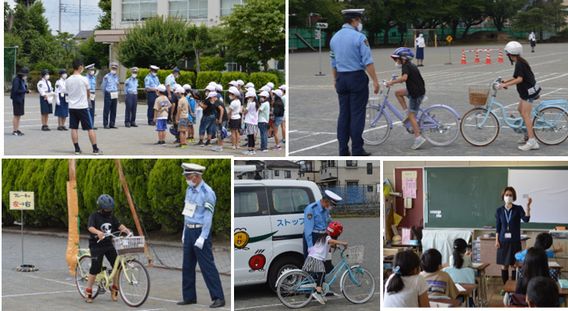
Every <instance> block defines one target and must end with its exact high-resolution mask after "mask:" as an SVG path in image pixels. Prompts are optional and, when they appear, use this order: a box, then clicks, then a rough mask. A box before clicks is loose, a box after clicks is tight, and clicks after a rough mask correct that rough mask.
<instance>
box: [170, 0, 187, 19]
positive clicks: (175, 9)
mask: <svg viewBox="0 0 568 311" xmlns="http://www.w3.org/2000/svg"><path fill="white" fill-rule="evenodd" d="M188 4H189V2H188V1H170V3H169V5H170V9H169V16H175V17H180V18H182V19H186V18H187V11H188V9H189V5H188Z"/></svg>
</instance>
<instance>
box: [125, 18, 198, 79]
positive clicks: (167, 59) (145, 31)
mask: <svg viewBox="0 0 568 311" xmlns="http://www.w3.org/2000/svg"><path fill="white" fill-rule="evenodd" d="M185 27H186V21H184V20H182V19H180V18H178V17H171V16H169V17H166V18H164V17H162V16H156V17H152V18H148V19H146V20H145V21H144V22H143V23H136V25H135V26H134V27H132V28H128V29H127V30H126V31H125V38H124V39H123V40H122V41H121V42H120V43H119V44H118V50H119V57H118V60H119V61H120V63H122V64H123V65H124V66H126V67H133V66H138V67H143V68H144V67H149V66H150V65H157V66H159V67H161V68H174V67H176V66H177V64H178V62H179V61H180V60H181V59H183V58H184V57H185V56H186V55H187V52H186V51H187V50H186V39H187V38H186V30H185Z"/></svg>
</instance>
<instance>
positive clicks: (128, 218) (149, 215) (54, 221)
mask: <svg viewBox="0 0 568 311" xmlns="http://www.w3.org/2000/svg"><path fill="white" fill-rule="evenodd" d="M183 162H191V163H197V164H201V165H203V166H206V167H207V170H206V171H205V172H204V174H203V180H204V181H205V182H206V183H207V184H208V185H209V186H210V187H211V188H212V189H213V190H214V191H215V192H216V195H217V202H216V204H215V214H214V219H213V226H212V228H211V230H212V232H213V233H214V234H219V235H224V236H228V235H229V234H230V227H231V160H230V159H197V160H196V159H158V160H156V159H123V160H121V166H122V169H123V172H124V175H125V179H126V182H127V184H128V187H129V190H130V194H131V197H132V200H133V202H134V205H135V206H136V208H137V209H138V216H139V219H140V221H141V223H142V225H143V226H144V227H145V228H146V230H151V229H159V228H160V227H165V228H166V229H167V230H168V231H171V232H179V231H181V230H182V229H183V217H182V216H181V211H182V210H183V207H184V202H183V200H184V196H185V191H186V189H187V183H186V182H185V179H184V178H183V177H182V175H181V172H182V169H181V167H180V166H181V163H183ZM76 178H77V189H78V204H79V219H80V228H81V229H82V230H86V229H87V221H88V218H89V215H90V214H91V213H92V212H93V211H96V210H97V203H96V202H97V199H98V197H99V195H101V194H103V193H106V194H109V195H111V196H112V197H113V198H114V200H115V202H116V208H115V211H114V214H115V215H116V216H117V217H118V219H119V220H120V221H121V222H122V223H124V224H125V225H126V226H127V227H129V228H134V226H135V225H134V220H133V217H132V214H131V212H130V206H129V205H128V201H127V199H126V195H125V193H124V189H123V187H122V183H121V181H120V178H119V174H118V171H117V169H116V164H115V162H114V160H113V159H95V160H77V161H76ZM68 179H69V162H68V160H66V159H5V160H3V161H2V180H3V183H2V221H3V223H4V224H9V223H12V222H13V221H14V220H16V219H17V220H19V219H20V211H19V210H13V211H10V210H9V206H10V204H9V203H10V202H9V192H10V191H19V190H24V191H34V192H35V210H34V211H25V212H24V217H25V218H24V219H25V223H26V224H28V225H32V226H55V227H66V226H67V223H68V213H67V185H66V182H67V181H68Z"/></svg>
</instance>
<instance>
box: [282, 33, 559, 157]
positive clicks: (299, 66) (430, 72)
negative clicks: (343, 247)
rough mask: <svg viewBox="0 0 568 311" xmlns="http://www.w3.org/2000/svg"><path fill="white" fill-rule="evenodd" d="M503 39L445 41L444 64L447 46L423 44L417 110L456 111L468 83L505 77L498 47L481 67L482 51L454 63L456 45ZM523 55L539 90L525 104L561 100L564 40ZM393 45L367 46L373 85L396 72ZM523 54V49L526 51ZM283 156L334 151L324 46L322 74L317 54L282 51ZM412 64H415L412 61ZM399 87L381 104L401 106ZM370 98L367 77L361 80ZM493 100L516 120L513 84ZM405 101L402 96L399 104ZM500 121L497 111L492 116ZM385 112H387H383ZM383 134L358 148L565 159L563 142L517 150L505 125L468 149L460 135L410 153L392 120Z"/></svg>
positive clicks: (461, 108)
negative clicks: (285, 93) (287, 100)
mask: <svg viewBox="0 0 568 311" xmlns="http://www.w3.org/2000/svg"><path fill="white" fill-rule="evenodd" d="M504 46H505V44H485V45H478V46H473V45H468V46H452V47H451V62H452V63H453V65H444V64H445V63H447V62H449V50H450V49H448V47H438V48H426V50H425V59H424V67H419V69H420V72H421V74H422V77H423V78H424V81H425V84H426V96H428V98H429V99H428V101H426V102H425V103H423V104H422V106H421V108H423V109H425V108H427V107H429V106H431V105H434V104H443V105H448V106H450V107H452V108H453V109H455V110H456V111H457V113H458V114H459V115H460V117H461V116H463V115H464V114H465V113H466V112H467V111H469V110H470V109H472V108H473V106H471V105H470V104H469V95H468V92H469V91H468V89H469V88H468V87H469V86H470V85H485V86H487V85H489V83H491V82H492V81H493V80H494V79H496V78H498V77H503V79H508V78H510V77H512V75H513V72H514V67H513V66H511V64H510V62H509V61H508V59H507V56H506V55H505V56H504V60H505V62H504V63H498V62H497V61H498V55H499V52H498V51H496V52H491V62H492V65H485V61H486V53H487V52H481V53H479V58H480V60H481V63H474V58H475V53H466V61H467V65H460V62H461V55H462V49H466V50H470V49H472V50H475V48H476V47H478V48H480V49H488V48H489V49H495V48H496V49H499V47H501V48H503V47H504ZM523 49H524V52H525V53H524V54H523V57H524V58H525V59H527V61H528V62H529V64H530V65H531V67H532V70H533V72H534V74H535V77H536V80H537V82H538V84H539V86H541V87H542V91H541V93H540V94H541V99H540V100H538V101H535V104H534V105H533V107H536V106H537V105H538V103H540V102H541V101H545V100H554V99H564V100H568V44H567V43H558V44H537V46H536V49H535V50H536V52H535V53H530V46H529V45H528V44H526V43H523ZM393 50H394V49H393V48H381V49H372V51H371V55H372V57H373V59H374V61H375V71H376V73H377V78H378V80H379V82H381V81H382V80H383V79H386V80H390V78H391V75H392V74H397V75H400V69H397V68H395V66H394V63H393V61H392V60H391V58H390V57H389V56H390V55H391V53H392V52H393ZM527 52H528V53H527ZM289 60H290V85H289V89H290V91H289V93H290V97H291V102H292V103H293V104H292V105H291V106H292V108H291V109H290V119H289V123H290V124H289V128H290V134H289V136H290V139H289V140H288V142H289V145H290V146H289V148H290V149H289V155H290V156H315V155H318V156H319V155H326V156H334V155H335V156H336V155H338V154H339V150H338V146H339V145H338V142H337V122H338V121H337V118H338V115H339V101H338V99H337V93H336V92H335V89H334V87H333V74H332V72H331V66H330V63H329V51H323V52H322V57H321V61H322V65H321V66H322V73H323V74H325V76H323V77H319V76H315V74H317V73H319V71H320V69H319V53H317V52H295V53H290V55H289ZM413 62H414V63H416V61H413ZM399 88H404V84H395V85H394V86H392V88H391V92H390V94H389V101H390V102H391V104H393V106H395V107H396V108H397V109H398V110H399V111H400V112H401V111H402V109H401V107H400V104H399V103H398V100H397V99H396V97H395V96H394V90H396V89H399ZM369 89H370V90H371V91H370V97H373V96H376V95H374V94H373V93H372V90H373V88H372V81H370V83H369ZM496 100H497V101H498V102H500V103H501V104H503V106H505V107H506V114H507V116H510V115H511V114H513V115H515V116H516V117H520V114H519V112H518V111H517V106H518V102H519V97H518V93H517V91H516V89H515V88H514V87H512V88H509V89H508V90H503V91H500V92H498V93H497V99H496ZM407 103H408V101H407ZM497 115H498V116H499V118H500V119H502V117H503V116H502V114H501V112H500V111H499V112H498V113H497ZM392 116H393V115H392V114H391V117H392ZM395 120H396V122H394V124H393V129H392V130H391V133H390V136H389V137H388V139H387V140H386V141H385V142H383V143H382V144H381V145H378V146H369V145H366V146H365V150H366V151H368V152H371V153H372V155H383V156H513V155H523V156H563V155H564V156H565V155H568V143H567V142H564V143H562V144H560V145H558V146H546V145H544V144H542V143H541V144H540V150H531V151H530V152H523V151H520V150H518V148H517V146H518V143H517V140H518V139H519V138H520V135H519V134H516V133H515V132H514V131H512V130H511V129H510V128H506V127H505V126H504V127H503V128H502V129H501V132H500V133H499V136H498V137H497V139H496V140H495V141H494V142H493V143H492V144H490V145H489V146H486V147H474V146H472V145H470V144H469V143H467V142H466V141H465V140H464V139H463V138H462V137H461V134H460V135H459V136H458V138H457V139H456V140H455V141H454V142H453V143H452V144H450V145H448V146H445V147H435V146H433V145H431V144H430V143H428V142H426V143H425V144H424V145H423V146H422V147H421V148H420V149H418V150H412V149H411V148H410V147H411V146H412V144H413V140H414V135H413V134H409V133H408V132H407V130H406V129H405V128H404V127H403V126H402V125H401V123H400V121H399V120H398V119H396V118H395Z"/></svg>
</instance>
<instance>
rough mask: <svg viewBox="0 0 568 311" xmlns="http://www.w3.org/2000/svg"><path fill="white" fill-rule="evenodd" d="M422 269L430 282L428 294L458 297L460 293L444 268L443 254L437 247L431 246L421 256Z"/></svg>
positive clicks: (423, 274)
mask: <svg viewBox="0 0 568 311" xmlns="http://www.w3.org/2000/svg"><path fill="white" fill-rule="evenodd" d="M420 263H421V265H422V270H424V271H422V272H421V273H420V275H421V276H423V277H424V278H425V279H426V282H428V284H430V288H429V289H428V296H446V297H450V298H451V299H456V298H457V297H458V295H459V294H460V292H459V290H458V289H457V287H456V285H455V284H454V281H453V280H452V278H451V277H450V275H449V274H448V273H446V272H444V271H440V270H441V269H442V254H440V252H439V251H438V250H437V249H435V248H431V249H429V250H426V251H425V252H424V253H422V257H420Z"/></svg>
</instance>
